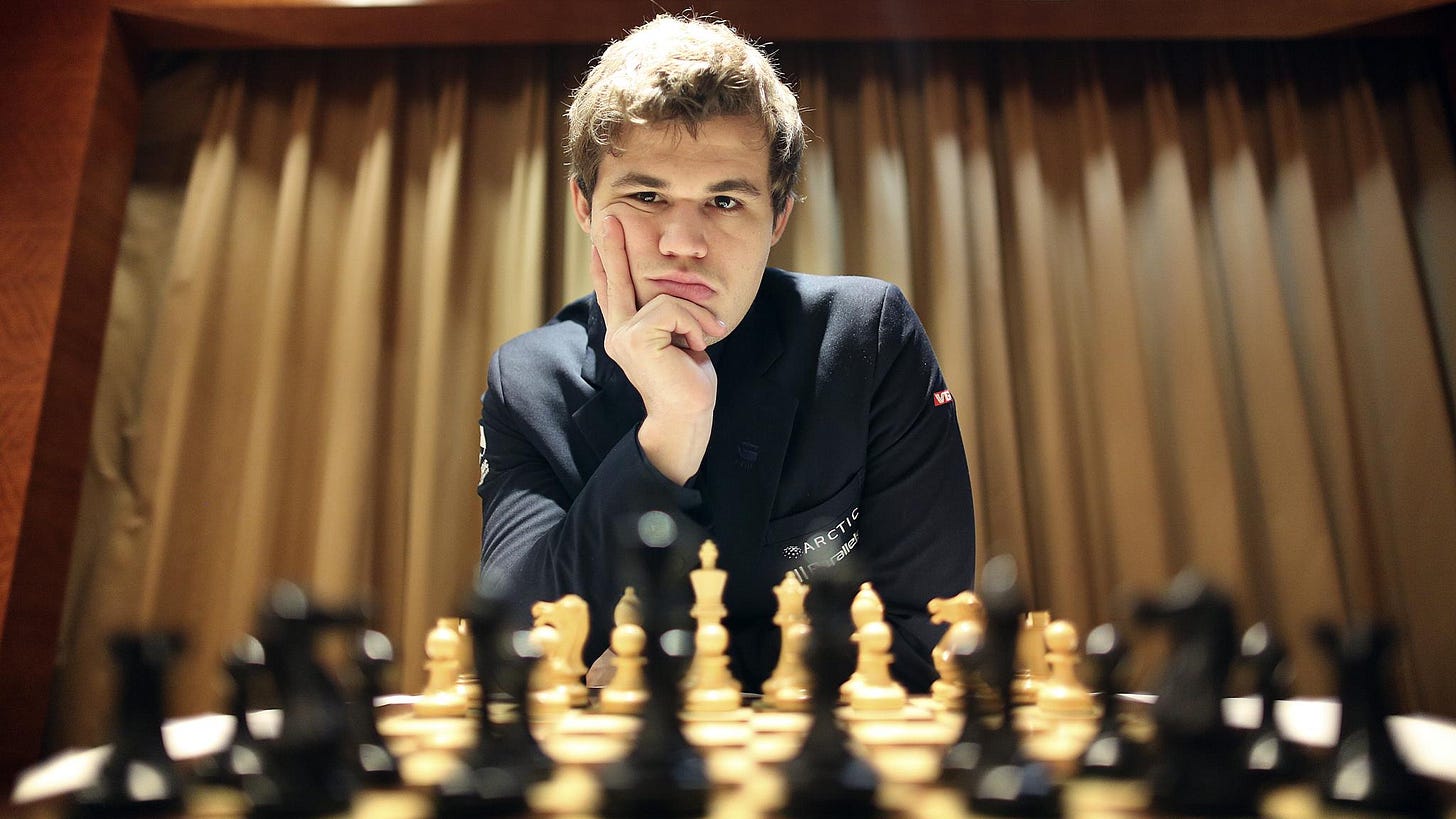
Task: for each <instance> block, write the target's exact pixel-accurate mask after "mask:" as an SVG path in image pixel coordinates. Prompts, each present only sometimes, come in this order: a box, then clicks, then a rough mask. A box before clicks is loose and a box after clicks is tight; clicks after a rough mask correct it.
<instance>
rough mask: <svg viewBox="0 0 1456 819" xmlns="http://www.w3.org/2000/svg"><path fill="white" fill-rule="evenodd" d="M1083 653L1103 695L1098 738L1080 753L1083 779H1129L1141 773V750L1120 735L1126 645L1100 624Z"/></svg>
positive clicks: (1108, 625)
mask: <svg viewBox="0 0 1456 819" xmlns="http://www.w3.org/2000/svg"><path fill="white" fill-rule="evenodd" d="M1085 652H1086V655H1087V661H1088V662H1089V663H1090V664H1091V665H1092V669H1093V672H1092V673H1093V679H1092V687H1093V689H1094V690H1096V691H1100V692H1102V720H1101V722H1100V723H1099V724H1098V729H1097V736H1095V737H1093V738H1092V742H1090V743H1089V744H1088V745H1087V750H1086V751H1084V752H1083V753H1082V774H1083V775H1084V776H1097V777H1105V778H1108V779H1131V778H1134V777H1137V776H1139V775H1140V774H1141V771H1142V767H1143V760H1144V758H1145V754H1144V752H1143V751H1144V749H1143V747H1142V745H1141V744H1140V743H1137V742H1134V741H1133V740H1130V739H1128V738H1127V737H1126V736H1124V735H1123V733H1122V724H1121V721H1120V720H1121V717H1122V708H1121V702H1120V701H1119V700H1118V695H1120V694H1121V693H1122V684H1121V681H1122V674H1121V672H1122V665H1123V661H1124V660H1125V659H1126V658H1127V643H1126V642H1124V641H1123V639H1122V635H1121V634H1119V633H1118V631H1117V627H1116V626H1114V625H1112V624H1111V623H1103V624H1102V625H1100V626H1098V627H1097V628H1094V629H1092V631H1091V632H1090V633H1089V634H1088V635H1087V642H1086V648H1085Z"/></svg>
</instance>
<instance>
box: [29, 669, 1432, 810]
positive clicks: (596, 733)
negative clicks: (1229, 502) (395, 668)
mask: <svg viewBox="0 0 1456 819" xmlns="http://www.w3.org/2000/svg"><path fill="white" fill-rule="evenodd" d="M1129 711H1130V712H1131V713H1129V714H1128V719H1129V722H1130V725H1129V728H1130V730H1132V731H1134V732H1136V731H1139V730H1145V731H1151V724H1150V723H1149V722H1148V721H1147V719H1146V717H1145V715H1144V714H1141V713H1139V712H1138V711H1137V709H1136V707H1135V706H1134V707H1133V708H1131V709H1129ZM841 716H842V717H843V719H844V723H845V725H846V728H847V730H848V731H849V733H850V735H851V737H852V738H853V740H854V751H855V753H857V754H859V755H861V756H863V757H864V758H865V759H867V760H868V761H870V762H871V764H872V765H873V766H874V767H875V769H876V771H877V773H879V775H880V777H881V785H880V788H879V791H878V792H877V794H876V800H877V802H878V803H879V805H880V807H881V808H882V809H884V810H885V812H886V813H887V815H890V816H897V817H907V819H920V817H924V818H925V819H931V817H934V818H935V819H956V818H957V817H973V816H976V815H977V814H975V813H973V812H972V811H971V810H970V809H969V808H968V806H967V803H966V799H965V796H964V795H963V794H961V793H959V792H957V791H956V790H955V789H954V788H950V787H947V786H943V785H940V784H938V783H937V779H938V776H939V773H940V758H941V754H942V753H943V751H944V749H945V747H946V746H947V745H948V744H949V743H950V742H951V741H953V740H954V738H955V737H956V736H957V735H958V734H959V733H960V730H961V721H962V719H963V717H962V716H961V715H960V714H958V713H955V712H952V711H947V710H945V709H943V708H941V707H939V706H938V705H937V704H935V703H933V702H931V701H929V700H928V699H926V698H915V699H913V700H912V703H911V705H910V706H909V707H907V708H906V709H905V710H904V711H903V712H902V713H899V714H895V715H889V716H886V717H885V718H880V719H864V718H857V717H855V716H854V715H852V714H850V713H849V712H848V711H847V710H841ZM809 721H810V716H809V715H808V714H802V713H779V712H772V711H762V710H755V709H752V708H746V709H743V710H742V711H739V712H734V713H732V714H728V715H723V716H719V717H717V718H712V719H705V718H700V717H694V716H688V717H687V718H686V719H685V720H684V725H683V732H684V734H685V736H687V738H688V739H689V741H690V742H692V743H693V744H694V745H695V746H696V747H697V748H698V750H699V751H700V752H701V753H702V754H703V756H704V759H705V762H706V764H707V770H708V772H709V775H710V778H711V779H712V781H713V786H714V787H713V794H712V796H711V798H710V801H709V814H708V815H709V816H715V817H758V816H764V817H769V816H775V815H778V810H779V808H780V807H781V806H782V804H783V802H784V798H785V787H784V782H783V779H782V777H781V775H780V773H779V766H780V764H781V763H782V762H784V761H786V760H788V759H789V758H790V757H792V756H793V755H794V754H795V753H797V751H798V749H799V747H800V745H801V743H802V742H803V737H804V732H805V731H806V730H807V728H808V725H809ZM379 723H380V729H381V731H382V733H384V735H385V736H386V737H387V738H388V739H389V741H390V744H391V747H392V748H393V749H394V750H395V752H396V753H397V754H398V755H399V758H400V770H401V774H402V776H403V778H404V780H405V786H404V787H402V788H395V789H387V790H365V791H361V792H360V794H359V795H358V797H357V798H356V800H355V807H354V810H353V811H352V813H351V815H352V816H354V817H361V819H376V818H377V819H385V817H390V819H412V818H413V817H418V818H419V819H428V817H431V816H433V805H432V796H431V787H432V786H433V785H434V784H436V783H437V782H439V781H440V780H441V779H443V778H444V777H445V775H446V774H447V773H448V772H449V771H450V770H451V769H452V768H454V767H456V766H459V765H460V764H461V762H460V754H461V752H463V751H464V750H465V749H467V748H469V747H471V746H472V745H473V743H474V742H475V724H474V721H473V720H472V719H466V718H418V717H415V716H414V715H413V714H412V712H411V709H410V706H409V704H408V703H407V702H404V701H398V700H397V701H396V702H394V703H392V704H389V705H385V706H383V707H382V708H381V709H380V720H379ZM637 727H638V721H637V720H636V719H635V718H633V717H626V716H620V715H612V714H602V713H596V712H594V711H593V710H591V709H583V710H574V711H572V712H569V713H567V714H566V715H564V716H562V717H560V718H559V719H556V720H552V721H543V722H537V723H533V725H532V732H533V734H535V736H536V737H537V739H538V741H540V742H541V744H542V747H543V748H544V749H545V750H546V752H547V753H548V754H549V755H550V756H551V757H552V758H553V759H554V760H555V761H556V763H557V765H556V770H555V772H554V774H553V775H552V777H551V779H550V780H548V781H547V782H544V783H542V784H540V785H537V786H535V787H534V788H533V789H532V790H531V792H530V794H529V802H530V805H531V808H532V813H531V815H532V816H538V817H568V816H571V817H589V816H593V815H595V811H596V808H597V806H598V804H599V801H600V786H599V784H598V781H597V771H598V770H600V768H601V767H602V766H604V765H606V764H608V763H610V762H612V761H614V760H616V759H619V758H621V757H622V756H624V755H625V754H627V753H628V751H629V750H630V749H631V747H632V743H633V739H634V737H635V734H636V730H637ZM1018 727H1019V728H1020V729H1022V730H1023V732H1024V736H1025V738H1026V745H1027V748H1028V751H1029V752H1030V753H1033V754H1036V755H1037V756H1039V758H1042V759H1043V760H1044V761H1047V762H1049V763H1050V764H1051V765H1052V766H1053V768H1054V770H1056V771H1057V772H1058V775H1059V776H1060V777H1062V778H1063V792H1062V799H1063V805H1064V810H1065V813H1066V815H1068V816H1076V817H1091V816H1099V817H1117V816H1128V817H1133V816H1155V815H1157V814H1156V813H1154V812H1153V811H1151V810H1150V809H1149V808H1148V799H1149V794H1148V792H1147V788H1146V786H1145V785H1144V784H1143V783H1142V782H1141V781H1138V780H1131V781H1114V780H1098V779H1084V778H1080V777H1077V776H1076V775H1075V774H1076V764H1075V756H1076V754H1077V753H1079V752H1080V749H1081V747H1083V745H1084V744H1085V741H1086V739H1087V738H1088V737H1090V732H1089V731H1088V730H1087V729H1086V728H1085V727H1077V726H1074V725H1073V726H1069V725H1067V724H1058V725H1055V726H1054V725H1052V724H1051V723H1049V722H1047V721H1046V720H1044V719H1041V718H1039V716H1038V715H1037V714H1036V713H1035V709H1034V708H1025V709H1020V710H1019V711H1018ZM1260 813H1261V815H1263V816H1270V817H1286V818H1287V819H1303V818H1304V817H1318V816H1331V815H1335V814H1332V813H1331V812H1330V811H1329V809H1328V808H1327V807H1325V806H1323V805H1321V803H1320V800H1319V796H1318V793H1317V791H1316V789H1315V788H1314V786H1312V785H1308V784H1301V785H1294V786H1287V787H1284V788H1277V789H1274V790H1272V791H1271V792H1270V793H1269V794H1268V795H1267V796H1266V797H1265V799H1264V801H1263V803H1262V804H1261V810H1260ZM34 815H35V816H41V815H61V814H60V813H53V814H34ZM188 815H190V816H198V817H232V816H244V815H246V803H245V802H244V801H243V800H242V798H241V795H240V794H239V793H237V792H235V791H231V790H228V789H224V788H216V787H209V788H198V789H195V790H194V791H193V792H192V794H191V796H190V798H189V803H188ZM1446 815H1447V816H1448V817H1456V809H1450V810H1448V811H1447V813H1446Z"/></svg>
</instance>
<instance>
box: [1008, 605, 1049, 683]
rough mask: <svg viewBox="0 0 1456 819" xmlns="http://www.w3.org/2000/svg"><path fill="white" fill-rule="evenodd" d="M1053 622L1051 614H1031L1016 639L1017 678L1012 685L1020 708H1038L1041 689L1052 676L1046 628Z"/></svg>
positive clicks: (1035, 612) (1025, 619)
mask: <svg viewBox="0 0 1456 819" xmlns="http://www.w3.org/2000/svg"><path fill="white" fill-rule="evenodd" d="M1051 622H1052V615H1051V612H1047V611H1029V612H1027V613H1026V614H1025V616H1024V618H1023V620H1022V623H1021V631H1020V632H1018V633H1017V638H1016V679H1015V680H1014V681H1013V682H1012V684H1011V698H1012V701H1013V702H1015V703H1016V704H1017V705H1036V698H1037V695H1038V694H1039V693H1040V692H1041V686H1042V684H1043V683H1044V682H1046V680H1047V678H1048V677H1050V676H1051V673H1052V672H1051V666H1049V665H1047V661H1046V629H1047V626H1048V625H1050V624H1051Z"/></svg>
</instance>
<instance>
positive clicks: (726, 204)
mask: <svg viewBox="0 0 1456 819" xmlns="http://www.w3.org/2000/svg"><path fill="white" fill-rule="evenodd" d="M742 206H743V203H742V202H740V201H738V200H737V199H734V198H733V197H731V196H715V197H713V207H715V208H717V209H719V210H734V209H736V208H740V207H742Z"/></svg>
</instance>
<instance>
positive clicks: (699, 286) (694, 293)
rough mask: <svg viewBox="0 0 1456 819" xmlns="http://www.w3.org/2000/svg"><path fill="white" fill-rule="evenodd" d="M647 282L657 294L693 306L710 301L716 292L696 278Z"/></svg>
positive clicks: (663, 279) (651, 280) (650, 280)
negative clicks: (688, 302)
mask: <svg viewBox="0 0 1456 819" xmlns="http://www.w3.org/2000/svg"><path fill="white" fill-rule="evenodd" d="M647 281H648V282H649V283H650V284H651V285H652V287H653V288H655V289H657V290H658V291H659V292H662V293H666V294H667V295H669V296H675V297H677V298H680V299H686V300H687V301H690V302H693V303H695V304H702V303H704V302H706V301H708V300H709V299H711V298H712V297H713V295H714V294H715V293H717V291H716V290H714V289H713V288H712V287H709V286H708V285H706V284H704V283H703V281H702V280H701V279H696V278H688V277H681V278H677V277H674V278H661V279H648V280H647Z"/></svg>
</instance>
